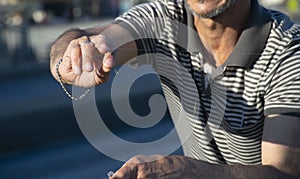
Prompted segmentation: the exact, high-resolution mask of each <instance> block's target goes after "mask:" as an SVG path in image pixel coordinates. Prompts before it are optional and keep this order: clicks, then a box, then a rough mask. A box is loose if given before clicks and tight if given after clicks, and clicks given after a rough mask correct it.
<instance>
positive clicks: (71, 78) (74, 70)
mask: <svg viewBox="0 0 300 179" xmlns="http://www.w3.org/2000/svg"><path fill="white" fill-rule="evenodd" d="M114 64H115V62H114V56H113V55H112V53H111V47H110V46H109V42H108V41H107V38H106V37H105V36H103V35H96V36H91V37H87V36H83V37H80V38H78V39H75V40H72V41H71V42H70V43H69V45H68V47H67V49H66V51H65V53H64V56H63V61H62V63H61V65H60V66H59V69H58V70H59V73H60V75H61V77H62V80H63V82H64V83H67V84H71V85H75V86H80V87H85V88H90V87H94V86H97V85H99V84H102V83H104V82H106V81H107V80H108V79H109V73H110V70H111V69H112V67H113V66H114Z"/></svg>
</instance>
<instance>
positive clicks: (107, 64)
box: [99, 53, 115, 75]
mask: <svg viewBox="0 0 300 179" xmlns="http://www.w3.org/2000/svg"><path fill="white" fill-rule="evenodd" d="M114 66H115V59H114V56H113V55H112V54H111V53H106V54H105V55H104V57H103V62H102V65H101V67H100V69H99V72H100V73H101V74H103V75H106V74H108V73H109V72H110V71H111V69H112V68H113V67H114Z"/></svg>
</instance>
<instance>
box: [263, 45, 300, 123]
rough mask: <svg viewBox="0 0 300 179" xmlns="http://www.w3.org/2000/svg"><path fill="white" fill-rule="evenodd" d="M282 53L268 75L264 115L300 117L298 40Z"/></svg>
mask: <svg viewBox="0 0 300 179" xmlns="http://www.w3.org/2000/svg"><path fill="white" fill-rule="evenodd" d="M292 44H293V45H290V47H289V48H288V49H287V50H285V52H284V53H282V55H281V57H280V60H278V63H277V64H276V65H274V68H273V70H272V72H271V74H272V75H270V76H269V80H270V81H269V82H268V85H267V90H266V95H265V115H272V114H282V115H292V116H298V117H300V42H299V41H297V43H292Z"/></svg>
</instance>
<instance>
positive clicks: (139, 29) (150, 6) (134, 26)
mask: <svg viewBox="0 0 300 179" xmlns="http://www.w3.org/2000/svg"><path fill="white" fill-rule="evenodd" d="M162 2H163V1H155V2H149V3H144V4H140V5H137V6H134V7H133V8H131V9H130V10H129V11H127V12H125V13H124V14H122V15H121V16H119V17H118V18H116V19H115V21H114V23H115V24H118V25H120V26H122V27H123V28H125V29H127V30H128V31H129V32H130V33H131V36H132V37H133V38H134V40H135V42H136V44H137V48H138V55H142V54H147V53H154V52H155V50H156V49H155V47H156V39H157V38H158V37H159V36H160V32H161V29H162V28H163V26H164V24H163V21H162V20H161V19H163V18H164V13H163V9H164V4H163V3H162Z"/></svg>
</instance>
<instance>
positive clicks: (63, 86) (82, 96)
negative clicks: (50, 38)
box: [56, 58, 90, 101]
mask: <svg viewBox="0 0 300 179" xmlns="http://www.w3.org/2000/svg"><path fill="white" fill-rule="evenodd" d="M62 62H63V59H62V58H61V59H60V60H59V61H58V62H57V64H56V74H57V76H58V82H59V84H60V86H61V87H62V89H63V90H64V91H65V93H66V94H67V95H68V97H69V98H71V99H72V100H74V101H78V100H81V99H82V98H84V97H85V96H86V95H87V94H88V92H89V91H90V89H89V88H88V89H87V90H86V91H85V92H84V93H83V94H81V95H80V96H79V97H74V96H72V94H71V93H70V92H69V91H68V89H67V88H66V87H65V85H64V84H63V82H62V77H61V75H60V73H59V70H58V68H59V65H60V64H61V63H62Z"/></svg>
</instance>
